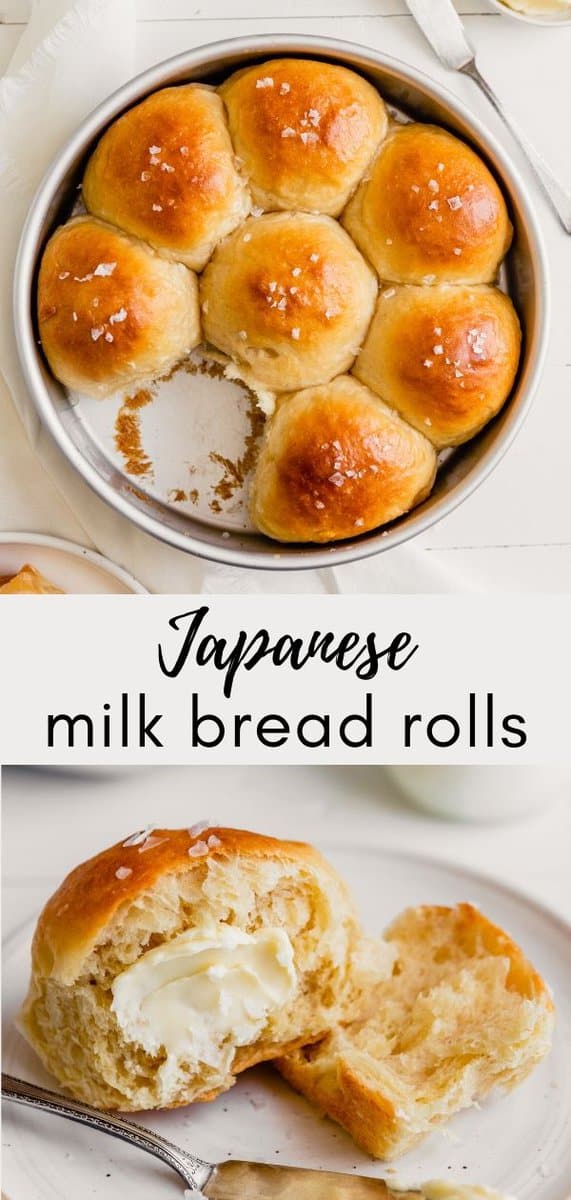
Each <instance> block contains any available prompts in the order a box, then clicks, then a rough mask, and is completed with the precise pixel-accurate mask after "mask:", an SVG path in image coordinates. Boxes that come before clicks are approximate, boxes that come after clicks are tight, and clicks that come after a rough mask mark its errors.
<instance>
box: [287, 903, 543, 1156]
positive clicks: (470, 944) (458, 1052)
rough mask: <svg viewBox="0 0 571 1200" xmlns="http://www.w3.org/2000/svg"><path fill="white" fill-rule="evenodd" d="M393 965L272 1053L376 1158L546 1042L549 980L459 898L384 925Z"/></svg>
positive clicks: (507, 1080)
mask: <svg viewBox="0 0 571 1200" xmlns="http://www.w3.org/2000/svg"><path fill="white" fill-rule="evenodd" d="M385 938H386V940H387V942H388V943H389V945H391V946H392V947H393V949H394V951H395V963H394V968H393V975H392V977H391V978H390V979H388V980H387V981H386V982H384V983H382V984H380V986H379V988H378V989H377V997H376V1006H375V1011H374V1013H373V1015H372V1016H371V1017H369V1018H368V1019H365V1020H364V1021H357V1022H353V1023H351V1024H350V1025H348V1026H347V1027H346V1028H340V1029H338V1030H336V1031H335V1032H333V1033H331V1034H329V1035H327V1037H326V1038H325V1039H324V1040H323V1041H321V1042H320V1043H318V1044H316V1045H314V1046H308V1047H305V1048H303V1049H300V1050H297V1051H295V1052H294V1053H293V1054H291V1055H290V1056H289V1057H285V1058H281V1059H280V1060H279V1061H278V1063H277V1066H278V1068H279V1070H280V1071H281V1073H282V1075H284V1076H285V1078H286V1079H288V1080H289V1082H290V1083H291V1084H292V1085H293V1086H294V1087H295V1088H297V1090H298V1091H300V1092H302V1093H303V1094H304V1095H305V1096H307V1097H308V1099H309V1100H312V1101H313V1103H314V1104H316V1105H317V1107H318V1108H319V1110H320V1111H321V1112H323V1113H325V1114H326V1115H327V1116H329V1117H332V1118H333V1120H335V1121H338V1122H339V1124H340V1125H342V1126H343V1127H344V1128H345V1129H347V1130H348V1132H349V1133H350V1134H351V1136H352V1137H353V1138H354V1140H355V1142H356V1143H357V1144H358V1145H359V1146H361V1147H362V1149H363V1150H366V1151H367V1153H369V1154H372V1155H374V1156H375V1157H376V1158H385V1159H390V1158H397V1157H398V1156H399V1155H401V1154H404V1153H405V1152H406V1151H407V1150H410V1149H411V1147H413V1146H415V1145H416V1143H417V1142H420V1141H421V1140H422V1139H423V1138H425V1137H426V1136H427V1135H428V1134H429V1133H430V1132H431V1131H432V1130H433V1129H434V1128H435V1126H437V1125H439V1124H440V1123H441V1122H442V1121H445V1120H447V1119H448V1118H449V1117H451V1116H452V1115H453V1114H454V1113H456V1112H459V1111H460V1109H463V1108H467V1107H469V1106H470V1105H472V1104H474V1103H476V1102H477V1101H478V1100H480V1099H482V1098H483V1097H484V1096H486V1095H487V1094H488V1092H490V1091H491V1089H492V1088H494V1087H502V1088H506V1089H510V1088H513V1087H515V1086H516V1085H517V1084H518V1083H521V1081H522V1080H523V1079H525V1078H526V1076H527V1075H529V1073H530V1071H532V1070H533V1068H534V1067H535V1066H536V1065H537V1064H538V1063H539V1062H540V1061H541V1059H542V1058H543V1057H544V1056H545V1055H546V1054H547V1052H548V1050H549V1048H550V1044H551V1033H552V1027H553V1019H554V1016H553V1003H552V1000H551V995H550V993H549V990H548V988H547V986H546V984H545V983H544V981H543V980H542V978H541V976H540V975H538V973H537V971H536V970H535V969H534V967H533V966H532V965H531V963H530V962H528V960H527V959H526V958H525V955H524V954H523V952H522V950H520V948H519V946H517V945H516V943H515V942H514V941H513V940H512V939H511V937H509V936H508V934H506V933H504V932H503V930H502V929H499V928H498V926H496V925H493V924H492V922H491V921H489V920H487V918H486V917H485V916H483V914H482V913H480V912H479V911H478V909H476V908H474V907H473V906H472V905H470V904H458V905H457V906H456V907H455V908H446V907H441V906H420V907H418V908H411V909H408V910H407V911H406V912H404V913H403V914H402V915H401V916H399V917H398V918H397V919H396V921H394V923H393V924H392V925H391V926H390V928H389V929H388V930H387V932H386V934H385Z"/></svg>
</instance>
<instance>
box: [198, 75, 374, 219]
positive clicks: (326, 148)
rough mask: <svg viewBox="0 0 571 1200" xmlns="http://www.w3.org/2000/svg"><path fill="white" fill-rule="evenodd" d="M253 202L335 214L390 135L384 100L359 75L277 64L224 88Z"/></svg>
mask: <svg viewBox="0 0 571 1200" xmlns="http://www.w3.org/2000/svg"><path fill="white" fill-rule="evenodd" d="M220 94H221V96H222V98H223V100H224V102H225V104H226V108H227V111H228V122H229V126H230V133H231V136H232V141H233V143H234V147H235V149H236V153H237V154H238V156H239V158H240V160H241V164H242V165H241V169H242V170H243V171H244V173H245V174H246V176H247V178H248V181H249V184H250V189H251V191H252V196H253V199H254V203H255V204H256V205H259V206H260V207H261V208H263V209H265V210H266V211H269V210H272V209H292V210H295V211H299V210H305V211H308V212H320V213H327V214H329V216H332V217H336V216H338V215H339V213H340V212H341V210H342V208H343V207H344V206H345V204H346V203H347V201H348V199H349V196H350V195H351V193H352V192H353V190H354V189H355V187H356V186H357V184H358V182H359V180H360V179H361V177H362V175H363V174H364V172H365V170H366V168H367V166H368V165H369V162H370V161H371V159H372V157H373V155H374V153H375V151H376V149H377V147H378V145H379V143H380V142H381V139H382V138H383V137H384V136H385V133H386V130H387V114H386V109H385V106H384V103H383V101H382V99H381V97H380V96H379V93H378V92H377V91H376V89H375V88H373V87H372V86H371V84H370V83H367V81H366V80H365V79H363V78H362V77H361V76H360V75H357V74H356V72H355V71H350V70H347V68H346V67H339V66H334V65H332V64H331V63H324V62H316V61H315V60H312V59H300V58H297V59H291V58H282V59H273V60H271V61H270V62H265V63H263V64H262V65H261V66H255V67H246V68H244V69H242V70H240V71H237V72H236V73H235V74H234V75H231V76H230V78H229V79H227V80H226V81H225V82H224V83H223V84H222V86H221V88H220Z"/></svg>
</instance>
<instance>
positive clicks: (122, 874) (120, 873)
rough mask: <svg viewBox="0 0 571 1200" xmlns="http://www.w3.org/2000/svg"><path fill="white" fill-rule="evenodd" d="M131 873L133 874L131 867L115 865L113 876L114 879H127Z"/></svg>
mask: <svg viewBox="0 0 571 1200" xmlns="http://www.w3.org/2000/svg"><path fill="white" fill-rule="evenodd" d="M132 874H133V871H132V870H131V867H117V870H116V872H115V878H116V879H128V878H129V875H132Z"/></svg>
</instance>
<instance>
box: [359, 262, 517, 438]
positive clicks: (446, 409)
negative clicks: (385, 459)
mask: <svg viewBox="0 0 571 1200" xmlns="http://www.w3.org/2000/svg"><path fill="white" fill-rule="evenodd" d="M520 347H521V330H520V325H519V321H518V318H517V314H516V311H515V309H514V307H513V304H512V302H511V300H510V299H509V298H508V296H506V295H504V293H503V292H500V291H499V290H498V289H497V288H493V287H488V286H486V285H483V284H482V285H474V286H471V287H468V286H461V285H459V286H457V287H451V286H449V285H447V284H441V285H440V286H434V287H414V286H410V285H409V286H404V287H401V286H393V287H387V288H385V289H383V291H382V292H381V293H380V296H379V301H378V304H377V309H376V312H375V315H374V317H373V320H372V322H371V325H370V327H369V332H368V334H367V337H366V339H365V343H364V345H363V349H362V351H361V353H360V355H359V357H358V359H357V361H356V363H355V366H354V368H353V374H354V375H356V376H357V378H358V379H360V380H361V382H362V383H365V384H366V385H367V387H370V388H372V390H373V391H374V392H376V393H377V394H378V395H379V396H381V397H382V399H383V400H385V401H386V403H387V404H389V405H390V406H391V408H395V409H396V410H397V412H398V413H400V415H401V417H403V419H404V420H405V421H408V422H409V424H410V425H413V426H414V428H415V429H420V430H421V432H422V433H424V434H425V436H426V437H427V438H429V440H430V441H431V442H432V443H433V445H435V446H436V447H437V448H441V447H443V446H458V445H460V444H461V443H462V442H466V441H467V440H468V439H469V438H471V437H474V435H475V434H476V433H478V431H479V430H480V429H482V427H483V426H484V425H486V424H487V423H488V421H490V420H491V419H492V417H494V416H495V415H496V413H498V412H499V411H500V409H501V408H502V407H503V405H504V403H505V401H506V399H507V397H508V395H509V393H510V391H511V389H512V386H513V383H514V379H515V376H516V372H517V368H518V363H519V356H520Z"/></svg>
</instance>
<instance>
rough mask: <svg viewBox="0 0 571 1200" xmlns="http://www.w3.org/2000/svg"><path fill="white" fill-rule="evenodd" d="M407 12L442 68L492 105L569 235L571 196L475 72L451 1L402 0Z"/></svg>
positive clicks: (458, 18) (481, 77)
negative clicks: (455, 73)
mask: <svg viewBox="0 0 571 1200" xmlns="http://www.w3.org/2000/svg"><path fill="white" fill-rule="evenodd" d="M405 3H406V5H407V8H408V9H409V12H410V13H411V14H412V16H413V17H414V19H415V21H416V23H417V25H418V26H419V27H420V29H421V30H422V32H423V34H424V36H425V38H426V40H427V41H428V42H429V43H430V45H431V46H432V49H433V50H435V51H436V54H437V55H438V57H439V59H440V60H441V61H442V62H443V63H444V66H445V67H449V69H450V70H451V71H461V72H462V74H463V75H469V76H470V79H473V80H474V82H475V83H477V84H478V87H480V88H481V89H482V91H483V93H484V95H485V96H487V98H488V100H489V101H490V103H491V104H493V106H494V108H495V109H496V112H498V113H499V114H500V117H501V118H502V120H503V121H504V123H505V124H506V125H507V127H508V129H509V130H510V131H511V133H512V134H513V136H514V137H515V139H516V141H518V142H519V144H520V146H521V148H522V150H523V152H524V154H525V155H526V157H527V159H528V161H529V163H530V165H531V166H532V168H533V170H534V171H535V174H536V176H537V178H538V180H539V182H540V184H541V186H542V188H543V191H544V192H545V194H546V196H547V198H548V200H550V201H551V205H552V207H553V209H554V211H555V212H556V214H557V216H558V217H559V220H560V221H561V224H562V226H563V228H564V230H565V231H566V233H571V195H569V193H568V192H567V191H566V190H565V188H564V187H563V186H562V184H561V183H560V182H559V180H558V179H556V178H555V175H554V174H553V172H552V171H551V169H550V168H549V167H548V165H547V163H546V162H545V161H544V159H543V158H542V156H541V154H539V153H538V151H537V150H536V149H535V147H534V146H532V145H531V142H530V141H529V140H528V138H527V137H526V135H525V134H524V133H522V131H521V129H520V128H519V126H518V125H516V122H515V121H514V119H513V117H512V116H511V115H510V114H509V113H508V112H507V110H506V108H505V107H504V105H503V103H502V101H501V100H500V99H499V98H498V97H497V96H496V93H495V92H494V91H493V90H492V88H491V87H490V85H489V83H488V81H487V80H486V79H484V76H483V75H482V74H481V72H480V71H479V69H478V66H477V64H476V55H475V52H474V50H473V48H472V46H471V45H470V43H469V41H468V39H467V37H466V33H465V30H464V26H463V24H462V22H461V20H460V17H459V16H458V13H457V12H456V9H455V8H454V5H453V3H452V0H405Z"/></svg>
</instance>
